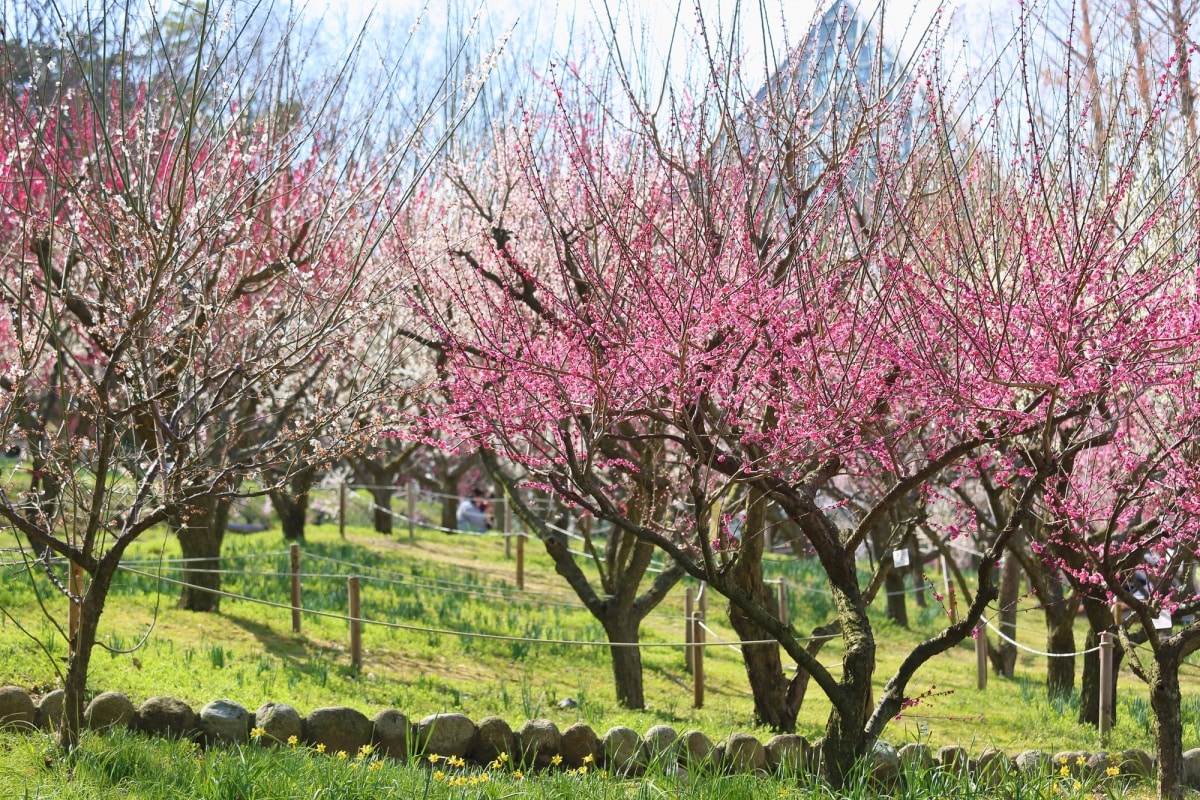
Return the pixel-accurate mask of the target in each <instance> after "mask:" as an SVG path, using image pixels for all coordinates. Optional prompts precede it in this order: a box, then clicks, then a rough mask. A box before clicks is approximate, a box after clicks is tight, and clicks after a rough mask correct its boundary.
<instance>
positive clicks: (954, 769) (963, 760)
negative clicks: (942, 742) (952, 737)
mask: <svg viewBox="0 0 1200 800" xmlns="http://www.w3.org/2000/svg"><path fill="white" fill-rule="evenodd" d="M935 760H936V761H937V763H938V766H940V767H941V768H942V769H944V770H945V771H946V772H949V773H950V774H952V775H958V776H960V777H961V776H963V775H966V774H967V773H968V772H969V771H970V769H971V757H970V756H969V755H967V751H966V749H965V748H963V747H959V746H958V745H956V744H948V745H946V746H945V747H939V748H938V751H937V756H936V759H935Z"/></svg>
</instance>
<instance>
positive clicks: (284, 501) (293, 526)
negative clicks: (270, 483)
mask: <svg viewBox="0 0 1200 800" xmlns="http://www.w3.org/2000/svg"><path fill="white" fill-rule="evenodd" d="M270 497H271V506H272V507H273V508H274V509H275V513H276V514H278V515H279V523H280V525H281V526H282V527H283V538H284V539H286V540H287V541H289V542H302V541H304V526H305V524H306V523H307V522H308V499H309V495H308V490H304V491H302V492H300V493H299V494H296V495H292V494H291V493H289V492H288V490H287V489H282V490H280V491H275V492H271V493H270Z"/></svg>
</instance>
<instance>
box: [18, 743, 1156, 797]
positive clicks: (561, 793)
mask: <svg viewBox="0 0 1200 800" xmlns="http://www.w3.org/2000/svg"><path fill="white" fill-rule="evenodd" d="M51 748H52V745H51V744H50V743H49V741H48V740H47V739H46V738H45V737H44V736H41V735H36V734H16V733H11V732H10V733H4V734H0V793H3V796H4V797H6V798H14V799H16V798H21V799H22V800H35V799H37V800H41V799H42V798H46V799H47V800H48V799H49V798H54V800H73V799H74V798H78V799H79V800H85V799H86V800H108V799H109V798H111V799H112V800H174V799H175V798H179V797H187V798H194V799H195V800H292V799H293V798H300V797H311V798H338V800H356V799H357V798H362V799H363V800H368V799H369V800H377V798H386V797H403V798H415V799H417V800H424V799H425V798H428V799H429V800H458V798H468V797H469V798H480V799H481V800H483V799H485V798H486V800H503V799H504V798H511V797H525V798H531V799H532V800H541V798H546V800H550V799H551V798H555V799H557V798H563V797H573V798H578V800H631V799H632V800H661V799H662V798H688V799H689V800H710V798H711V800H742V799H744V800H768V798H769V799H771V800H780V799H781V798H795V799H796V800H801V799H802V798H803V799H804V800H810V799H811V800H816V799H817V798H832V797H835V796H836V797H839V798H845V799H846V800H868V799H869V798H895V800H919V799H920V800H924V799H926V798H929V799H932V798H938V799H939V800H943V799H944V800H976V799H978V800H983V798H995V797H1004V798H1011V800H1050V799H1051V798H1054V799H1055V800H1085V798H1086V799H1087V800H1102V799H1103V798H1114V799H1115V798H1125V797H1143V796H1145V789H1144V788H1143V787H1137V786H1133V787H1129V786H1127V785H1126V784H1125V783H1123V782H1122V780H1121V779H1114V780H1110V781H1106V782H1104V783H1099V782H1094V781H1088V782H1077V781H1076V780H1075V779H1073V778H1069V777H1062V776H1059V775H1057V774H1054V773H1051V774H1047V775H1042V776H1033V777H1028V776H1016V775H1012V774H1005V775H1003V776H1000V777H999V779H998V780H997V781H996V782H994V783H991V782H982V781H980V782H977V781H975V780H973V779H971V778H965V777H958V776H956V775H954V774H952V773H951V772H947V771H942V770H939V769H912V770H907V771H905V772H903V774H902V776H901V779H900V780H899V781H897V782H894V783H888V784H884V785H881V784H879V783H877V782H876V781H875V780H874V779H873V777H872V774H871V773H870V772H869V771H867V770H863V771H861V772H859V773H857V774H855V775H853V776H852V777H851V779H850V780H849V781H848V785H847V786H846V787H845V788H844V789H843V790H842V791H841V792H839V793H836V794H835V793H833V792H831V791H830V790H829V789H828V788H827V787H825V786H823V785H821V784H820V783H818V782H816V781H815V780H814V779H812V778H811V777H809V776H806V775H787V774H784V775H777V776H771V777H760V776H753V775H726V774H721V773H719V772H716V771H713V770H706V769H704V768H702V767H700V766H697V765H688V768H687V769H684V770H679V769H677V768H675V767H674V766H673V765H672V764H670V763H669V762H668V760H667V759H665V758H664V759H660V760H659V761H656V762H655V763H652V764H651V765H650V766H649V768H648V769H647V771H646V774H644V775H642V776H639V777H637V778H620V777H618V776H614V775H609V774H608V773H607V772H605V771H604V770H603V769H600V768H594V769H589V770H587V771H586V772H583V771H579V770H575V771H571V770H550V771H546V772H533V771H531V770H529V771H526V772H523V771H521V770H520V769H519V768H518V767H516V766H512V765H499V764H496V763H493V765H491V766H489V767H487V768H477V767H452V766H448V765H445V764H439V765H431V764H430V763H428V761H425V760H423V761H420V762H416V761H413V762H410V763H407V764H402V763H399V762H395V761H390V760H381V759H379V758H378V757H377V756H376V755H374V754H367V755H359V756H356V757H346V758H334V757H330V756H327V755H320V754H317V753H315V752H313V751H311V750H308V749H306V748H302V747H284V748H279V749H268V748H264V747H260V746H258V745H257V744H254V743H251V744H248V745H246V746H243V747H234V748H229V749H212V750H208V751H201V750H200V749H199V748H198V747H197V746H196V745H194V744H191V743H190V742H185V741H169V740H161V739H159V740H151V739H147V738H144V737H140V736H137V735H135V734H131V733H128V732H113V733H110V734H106V735H104V736H100V735H94V734H89V735H86V736H85V737H84V739H83V742H82V744H81V746H80V747H79V748H78V749H77V750H76V751H75V752H74V753H73V754H72V755H71V756H69V757H67V758H54V757H51V756H52V755H53V753H52V749H51Z"/></svg>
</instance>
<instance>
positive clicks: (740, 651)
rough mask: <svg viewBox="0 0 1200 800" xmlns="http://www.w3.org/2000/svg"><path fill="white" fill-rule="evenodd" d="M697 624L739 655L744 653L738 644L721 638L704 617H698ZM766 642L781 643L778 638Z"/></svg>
mask: <svg viewBox="0 0 1200 800" xmlns="http://www.w3.org/2000/svg"><path fill="white" fill-rule="evenodd" d="M696 624H697V625H699V626H700V628H701V629H702V630H704V631H705V632H707V633H709V634H711V635H712V637H713V638H714V639H716V640H717V642H719V643H720V644H723V645H725V646H726V647H728V648H729V649H730V650H732V651H733V652H735V653H737V654H738V655H739V656H740V655H741V654H742V648H740V647H738V646H737V645H736V644H732V643H730V642H727V641H725V640H724V639H722V638H721V636H720V634H718V633H717V632H716V631H714V630H713V629H712V628H710V627H708V626H707V625H705V624H704V620H702V619H698V620H696ZM765 643H769V644H779V642H777V641H776V640H774V639H771V640H769V641H768V642H765ZM744 644H760V642H744Z"/></svg>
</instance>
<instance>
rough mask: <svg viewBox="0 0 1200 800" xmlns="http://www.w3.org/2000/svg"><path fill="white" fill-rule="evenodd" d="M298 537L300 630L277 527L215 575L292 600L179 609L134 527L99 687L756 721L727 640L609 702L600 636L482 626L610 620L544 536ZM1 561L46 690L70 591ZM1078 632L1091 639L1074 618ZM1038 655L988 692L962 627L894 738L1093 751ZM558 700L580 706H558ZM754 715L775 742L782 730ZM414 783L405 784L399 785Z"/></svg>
mask: <svg viewBox="0 0 1200 800" xmlns="http://www.w3.org/2000/svg"><path fill="white" fill-rule="evenodd" d="M14 546H16V542H15V540H14V539H12V538H11V535H10V534H0V549H3V548H11V547H14ZM513 550H515V547H514V548H513ZM303 552H304V557H303V571H304V573H305V577H304V600H303V602H304V607H305V609H306V611H308V612H310V613H306V614H305V615H304V618H303V626H302V632H301V633H299V634H295V633H293V632H292V630H291V614H290V611H289V609H288V608H286V604H287V602H288V577H287V574H286V573H287V564H288V556H287V552H286V544H285V543H284V542H283V540H282V539H281V537H280V536H279V534H278V532H277V531H276V532H272V531H268V532H265V533H259V534H252V535H230V536H229V537H228V538H227V540H226V549H225V558H224V563H223V568H224V569H225V570H228V572H227V574H225V575H224V576H223V583H224V588H225V589H226V590H227V591H229V592H231V593H232V594H235V595H241V596H245V597H250V598H254V599H256V600H265V601H270V602H272V603H278V604H281V606H284V607H276V606H271V605H265V604H261V603H256V602H251V601H247V600H236V599H231V598H224V599H223V600H222V602H221V611H220V613H219V614H195V613H190V612H183V611H179V610H176V609H175V608H174V601H175V598H176V595H177V592H178V589H177V587H175V586H173V585H171V584H169V583H166V582H164V581H159V580H158V579H157V578H155V577H152V575H153V574H161V575H162V576H164V577H166V578H178V577H179V573H178V571H177V569H176V567H177V564H175V563H172V562H171V559H174V558H178V556H179V552H178V545H177V543H176V542H175V541H174V539H173V538H172V537H169V536H166V535H163V534H159V535H157V536H150V537H147V538H145V539H144V540H143V541H141V542H139V543H137V544H136V545H135V547H134V548H133V549H132V551H131V552H130V554H129V556H128V559H127V562H128V564H129V565H130V567H131V569H133V570H137V572H132V571H129V572H122V573H120V575H119V577H118V581H117V583H116V585H115V586H114V589H113V592H112V595H111V598H110V602H109V606H108V608H107V609H106V611H105V618H104V621H103V622H102V625H101V641H102V642H103V643H104V644H105V645H107V646H108V647H110V648H111V649H112V652H106V651H103V650H101V651H98V652H97V653H96V655H95V656H94V658H93V668H92V673H91V681H90V689H91V690H94V691H96V692H99V691H104V690H117V691H122V692H125V693H127V694H128V695H130V697H131V698H132V699H133V700H134V702H135V703H139V702H141V701H142V700H144V699H146V698H147V697H151V696H155V695H162V694H169V695H173V696H176V697H178V698H180V699H183V700H185V701H187V702H188V703H190V704H192V706H193V707H194V708H196V709H199V707H200V706H201V705H203V704H204V703H205V702H207V701H209V700H213V699H217V698H228V699H230V700H233V701H235V702H238V703H241V704H242V705H244V706H246V707H247V708H249V709H250V710H251V711H253V710H254V709H255V708H257V707H258V706H259V705H260V704H262V703H264V702H267V701H276V702H286V703H290V704H291V705H294V706H295V707H296V708H297V709H299V710H300V712H301V713H302V714H303V713H307V712H308V711H310V710H312V709H314V708H317V707H321V706H328V705H349V706H352V707H355V708H358V709H359V710H361V711H363V712H364V713H366V714H368V715H371V714H373V713H375V711H377V710H379V709H381V708H389V707H391V708H398V709H400V710H401V711H403V712H404V713H405V714H407V715H408V716H409V718H410V719H413V720H416V719H419V718H421V717H423V716H425V715H427V714H431V713H436V712H443V711H452V710H453V711H461V712H462V713H465V714H467V715H468V716H470V717H472V718H473V719H479V718H481V717H483V716H486V715H490V714H496V715H499V716H502V717H504V718H506V719H507V720H508V721H509V723H510V724H511V725H513V727H514V728H515V727H517V726H518V725H519V724H520V723H521V722H523V721H524V720H526V719H529V718H533V717H545V718H549V719H552V720H554V721H555V722H556V723H557V724H558V725H559V727H560V728H563V727H566V726H567V725H569V724H571V723H573V722H576V721H579V720H582V721H585V722H588V723H589V724H591V725H592V727H593V728H595V729H596V730H597V732H599V733H601V734H602V733H603V732H604V731H605V730H607V729H608V728H609V727H610V726H613V725H628V726H630V727H632V728H634V729H635V730H639V731H645V730H646V729H648V728H649V727H651V726H652V725H655V724H660V723H667V724H670V725H672V726H674V727H675V728H676V729H677V730H679V731H682V730H684V729H688V728H698V729H700V730H702V731H704V732H705V733H707V734H708V735H709V736H710V738H712V739H713V740H714V741H717V740H719V739H721V738H723V737H724V736H725V735H727V734H728V733H730V732H732V731H740V730H753V725H752V703H751V699H750V695H749V691H748V688H747V684H746V678H745V674H744V671H743V668H742V665H741V662H740V656H739V654H738V653H737V652H735V650H734V648H732V647H725V646H718V647H710V648H708V649H707V651H706V656H705V702H704V706H703V708H701V709H695V708H693V707H692V705H693V704H692V678H691V676H690V675H689V674H688V673H687V671H686V669H685V665H684V653H683V650H682V649H681V648H679V647H656V646H647V647H645V648H643V650H642V658H643V664H644V669H645V680H646V696H647V706H648V707H647V709H646V710H644V711H630V710H626V709H622V708H620V707H618V706H617V704H616V700H615V693H614V691H613V687H612V678H611V674H610V666H609V658H608V653H607V650H606V649H605V648H604V647H597V646H580V645H575V644H554V643H546V642H544V641H516V640H512V641H510V640H505V639H487V638H480V637H479V636H477V635H496V636H508V637H514V638H516V639H532V640H568V641H587V642H603V640H604V636H603V632H602V630H601V628H600V626H599V625H598V624H597V623H596V622H595V621H594V620H592V618H591V617H590V615H588V614H587V612H586V611H584V610H583V609H582V607H581V606H580V604H579V603H578V602H577V601H576V600H574V598H573V595H572V594H571V593H570V591H569V588H568V587H567V586H566V584H565V583H564V582H563V581H562V580H561V579H560V578H558V577H557V575H556V574H555V573H554V571H553V566H552V564H551V562H550V560H549V558H548V556H546V554H545V553H544V552H542V551H540V549H539V546H538V545H537V544H536V542H530V543H529V544H528V547H527V548H526V554H525V568H526V577H525V590H524V591H518V590H517V589H516V588H515V584H516V571H515V570H516V568H515V561H514V559H513V558H511V557H506V555H505V543H504V540H503V538H501V537H495V536H467V535H461V534H460V535H447V534H443V533H437V532H433V531H426V530H420V529H418V531H417V534H416V536H415V537H414V538H412V539H410V538H409V536H408V535H407V532H406V531H403V530H402V531H400V532H398V533H397V534H395V535H393V536H381V535H378V534H375V533H374V532H373V531H370V530H369V529H368V528H366V527H357V526H351V527H350V528H348V530H347V534H346V537H345V538H344V539H343V538H341V537H340V536H339V535H338V528H337V526H336V525H324V526H312V527H310V529H309V532H308V538H307V541H306V542H305V543H304V546H303ZM3 560H5V561H11V560H13V559H12V554H11V553H5V554H4V557H3ZM769 567H770V572H771V574H772V575H773V576H779V577H783V578H785V580H786V581H787V584H788V586H789V589H790V593H789V600H790V602H789V605H790V612H791V618H792V621H793V624H794V625H796V627H797V628H798V629H800V630H805V629H807V628H810V627H811V626H812V625H814V624H816V623H818V622H821V621H824V620H825V619H826V617H827V615H828V613H829V610H830V609H829V601H828V598H827V596H826V595H825V593H824V590H823V589H822V587H821V585H820V581H819V578H818V574H817V573H816V572H815V571H814V569H813V567H812V565H810V564H808V563H806V562H804V561H802V560H797V559H794V558H791V557H784V556H782V555H781V556H777V557H774V559H773V560H772V561H771V563H770V565H769ZM3 573H4V576H3V579H2V580H0V609H2V611H3V618H0V684H15V685H18V686H23V687H25V688H27V689H29V690H31V691H33V692H34V693H40V692H44V691H48V690H49V689H51V688H53V687H54V686H55V685H56V684H57V676H56V672H55V668H56V666H61V664H62V659H63V657H64V656H65V641H64V639H63V637H62V635H61V634H60V633H59V631H58V627H57V626H58V625H59V624H64V625H65V619H66V605H67V604H66V600H65V598H63V597H62V596H61V595H60V594H56V593H55V592H54V591H52V586H51V584H50V582H49V581H47V580H46V579H45V577H44V576H42V577H41V578H40V579H39V580H38V581H37V584H36V585H37V589H38V593H37V594H35V591H34V588H33V587H32V586H31V584H30V582H29V580H28V579H27V577H26V574H25V572H24V571H23V569H22V568H19V567H16V566H7V567H4V568H3ZM139 573H148V574H139ZM350 574H357V575H360V576H362V578H361V580H362V587H363V588H362V615H363V617H364V618H365V619H367V620H371V621H374V622H379V623H386V624H368V625H366V626H365V629H364V632H363V645H364V665H363V669H362V671H361V672H360V673H359V672H355V671H354V670H353V669H352V668H351V665H350V659H349V654H348V643H349V636H348V625H347V623H346V621H345V620H344V619H341V618H340V617H342V616H344V615H345V614H346V610H347V577H348V576H349V575H350ZM686 585H688V584H681V585H680V586H678V587H677V588H676V589H675V590H674V591H673V592H672V593H671V595H670V596H669V597H668V599H667V600H666V602H664V603H663V605H662V606H660V608H659V609H657V610H656V611H655V612H654V613H653V614H652V615H651V616H650V617H649V618H648V619H647V621H646V623H645V625H644V627H643V641H644V642H645V643H646V644H647V645H655V644H661V643H676V642H680V641H682V639H683V635H684V631H683V603H684V599H683V598H684V586H686ZM693 588H695V586H694V585H693ZM43 608H44V609H45V610H46V612H48V613H43V611H42V609H43ZM909 610H910V617H911V619H912V625H911V626H910V629H908V630H906V629H902V628H900V627H898V626H895V625H893V624H890V623H888V622H887V621H886V620H885V619H884V617H883V612H882V607H880V611H879V614H878V615H877V616H876V617H875V618H874V619H873V622H874V625H875V631H876V635H877V637H878V640H879V648H878V660H879V669H878V671H877V676H878V681H879V682H878V686H879V687H882V683H883V681H884V680H886V678H887V677H888V676H889V675H890V674H891V671H892V670H893V669H894V668H895V667H896V666H897V665H898V663H899V661H900V659H901V658H902V657H903V656H904V655H905V654H906V653H907V652H908V651H909V649H910V648H911V647H912V646H913V645H914V644H915V643H916V642H917V641H919V640H920V639H921V638H922V637H924V636H926V635H928V634H929V633H931V632H933V631H934V630H936V629H937V627H938V626H939V625H940V623H941V622H942V619H943V615H944V613H945V612H944V610H943V609H942V608H941V607H939V606H937V605H930V606H929V607H927V608H924V609H919V608H917V607H916V605H915V604H914V603H911V602H910V607H909ZM318 614H330V615H334V616H328V617H327V616H319V615H318ZM708 619H709V623H708V624H709V626H710V627H712V628H713V630H714V631H716V633H717V634H718V635H719V636H720V637H722V638H724V639H734V638H735V637H734V635H733V633H732V630H731V629H730V627H729V625H728V623H727V621H725V619H724V606H723V604H722V603H720V602H718V598H715V597H714V598H711V599H710V605H709V609H708ZM1042 624H1043V623H1042V619H1041V616H1040V615H1039V614H1038V613H1036V612H1033V611H1030V612H1029V613H1025V614H1022V615H1021V620H1020V623H1019V625H1020V631H1019V636H1018V638H1019V639H1020V640H1021V641H1022V642H1023V643H1024V644H1027V645H1028V646H1030V647H1032V648H1035V649H1042V647H1043V642H1044V636H1043V633H1042ZM389 625H390V626H397V627H389ZM435 629H436V630H442V631H454V632H456V633H439V632H434V631H435ZM1079 629H1080V634H1079V640H1080V641H1082V638H1083V637H1082V631H1083V629H1084V623H1083V621H1082V619H1081V622H1080V628H1079ZM711 638H712V637H710V640H711ZM35 640H36V642H35ZM48 654H49V655H48ZM839 656H840V653H839V650H838V648H837V647H836V646H834V645H833V644H831V645H829V646H827V647H826V648H825V650H823V651H822V653H821V660H822V661H823V663H826V664H836V663H837V662H838V660H839ZM1080 668H1081V667H1080ZM1044 671H1045V659H1042V658H1040V657H1037V656H1033V655H1030V654H1022V655H1021V656H1020V657H1019V659H1018V667H1017V677H1016V678H1015V679H1011V680H1008V679H1000V678H997V677H996V676H994V675H993V676H990V678H989V684H988V687H987V689H986V690H983V691H980V690H978V689H976V688H975V680H976V678H975V656H974V652H973V648H972V643H971V642H969V641H968V642H967V643H965V644H963V645H962V646H960V647H958V648H955V649H954V650H952V651H951V652H949V653H947V654H945V655H943V656H941V657H939V658H937V659H935V660H934V661H932V662H930V663H929V664H928V665H927V666H926V667H925V668H924V669H923V670H922V671H921V672H920V673H919V674H918V676H917V680H916V682H915V683H914V685H913V686H912V687H911V689H910V692H911V694H913V695H918V694H922V693H927V695H928V696H927V697H926V699H925V700H923V701H922V702H921V703H920V704H919V705H917V706H916V707H914V708H911V709H908V710H906V712H905V713H904V714H903V715H902V716H901V717H900V718H899V719H898V720H896V721H894V722H893V723H892V724H891V725H890V726H889V727H888V729H887V730H886V731H885V734H884V738H885V739H887V740H888V741H890V742H891V743H892V744H894V745H896V746H900V745H903V744H905V743H907V742H912V741H922V742H925V743H927V744H929V745H931V746H933V747H937V746H940V745H944V744H959V745H963V746H965V747H966V748H967V749H968V750H969V751H971V752H972V753H973V754H978V753H979V752H981V751H983V750H984V749H986V748H988V747H998V748H1001V749H1004V750H1006V751H1008V752H1009V753H1012V754H1015V753H1017V752H1020V751H1022V750H1025V749H1030V748H1040V749H1043V750H1047V751H1051V752H1054V751H1059V750H1073V749H1080V750H1092V751H1094V750H1098V749H1101V748H1100V747H1099V743H1098V742H1097V740H1096V735H1095V731H1094V729H1091V728H1088V727H1085V726H1080V725H1077V724H1076V723H1075V721H1074V720H1075V716H1076V713H1077V705H1076V704H1077V700H1073V699H1072V698H1070V697H1068V698H1065V699H1059V700H1054V701H1051V700H1048V699H1047V698H1046V695H1045V691H1044ZM1183 678H1184V696H1185V698H1187V699H1185V706H1184V709H1183V713H1184V720H1185V730H1184V746H1185V748H1191V747H1196V746H1198V745H1200V670H1198V669H1196V668H1195V667H1186V668H1185V670H1184V674H1183ZM566 698H572V699H573V700H575V704H574V705H572V707H560V706H559V702H560V701H563V700H565V699H566ZM827 712H828V703H827V701H825V700H824V698H823V697H821V696H820V695H819V692H818V690H817V689H816V688H815V686H814V687H813V688H812V689H811V690H810V695H809V698H808V700H807V701H806V703H805V705H804V707H803V709H802V711H801V716H800V723H799V729H798V732H799V733H802V734H804V735H806V736H807V737H808V738H809V739H810V740H812V739H816V738H818V737H819V736H820V735H821V731H822V727H823V724H824V719H825V717H826V715H827ZM1149 722H1150V713H1149V704H1148V701H1147V695H1146V691H1145V688H1144V686H1143V685H1142V684H1141V683H1140V682H1139V681H1137V679H1136V678H1134V677H1133V676H1132V674H1129V673H1128V672H1127V671H1126V672H1123V673H1122V675H1121V679H1120V690H1119V697H1118V724H1117V726H1116V729H1115V730H1114V731H1113V734H1112V738H1111V740H1110V742H1109V745H1108V748H1107V749H1124V748H1129V747H1138V748H1143V749H1151V738H1150V732H1149ZM755 732H756V733H757V734H758V735H759V736H760V738H761V739H764V740H765V739H766V738H767V737H768V736H769V735H770V733H769V732H768V731H765V730H759V731H755ZM7 747H8V753H9V754H10V755H7V756H6V759H7V760H8V761H11V759H12V758H15V756H12V755H11V754H12V753H14V752H17V751H22V752H24V751H25V750H28V749H29V748H32V747H36V745H35V744H17V745H12V744H9V745H7ZM151 750H152V751H153V748H151ZM153 752H157V751H153ZM156 757H158V756H152V755H147V756H146V758H147V759H151V760H152V759H153V758H156ZM35 761H36V759H35ZM9 769H10V770H11V769H12V765H11V764H10V765H9ZM247 769H249V767H247ZM414 780H415V778H414ZM430 791H432V789H430ZM5 796H9V795H8V794H7V793H5ZM206 796H207V795H206ZM246 796H247V797H249V795H246ZM280 796H282V795H280ZM305 796H311V794H309V795H305ZM347 796H350V795H347ZM405 796H413V795H412V794H411V793H409V792H408V790H406V794H405ZM596 796H605V795H596ZM622 796H624V795H622Z"/></svg>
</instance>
